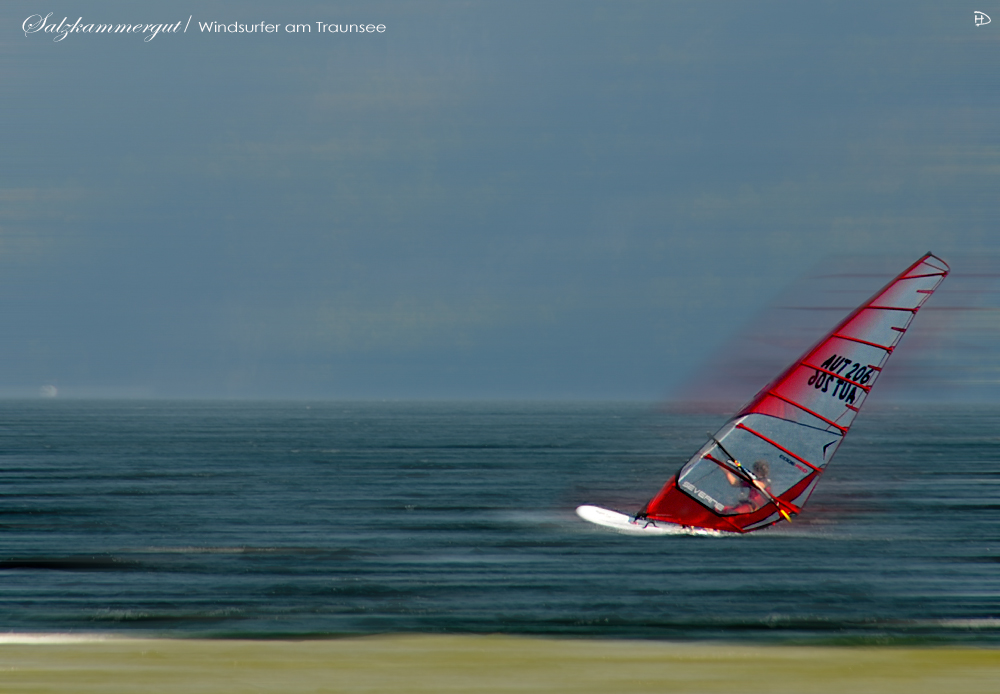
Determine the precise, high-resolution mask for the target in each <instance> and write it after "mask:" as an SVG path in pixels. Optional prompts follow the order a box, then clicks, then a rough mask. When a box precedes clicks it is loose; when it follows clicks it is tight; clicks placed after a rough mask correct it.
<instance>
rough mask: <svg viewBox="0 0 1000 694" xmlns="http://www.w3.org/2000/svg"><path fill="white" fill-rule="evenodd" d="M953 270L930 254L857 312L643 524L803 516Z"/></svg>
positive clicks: (745, 525) (750, 407) (785, 376)
mask: <svg viewBox="0 0 1000 694" xmlns="http://www.w3.org/2000/svg"><path fill="white" fill-rule="evenodd" d="M949 272H950V268H949V267H948V265H947V263H945V262H944V261H943V260H941V259H940V258H937V257H936V256H934V255H932V254H930V253H928V254H927V255H925V256H924V257H923V258H921V259H920V260H918V261H917V262H915V263H914V264H913V265H911V266H910V267H908V268H907V269H906V270H904V271H903V272H902V273H900V274H899V275H897V276H896V278H895V279H893V280H892V281H891V282H889V283H888V284H887V285H885V286H884V287H883V288H882V289H880V290H879V291H878V292H876V293H875V294H874V295H872V297H871V298H870V299H868V301H866V302H864V303H863V304H861V305H860V306H858V307H857V308H855V309H854V310H853V311H851V312H850V313H849V314H848V315H847V316H846V317H845V318H844V319H843V320H841V321H840V322H839V323H838V324H837V325H836V326H835V327H834V328H833V330H831V331H830V332H829V333H827V334H826V335H825V336H824V337H823V338H822V339H821V340H820V341H819V342H817V343H816V344H815V345H813V346H812V347H811V348H810V349H808V350H806V352H805V353H804V354H803V355H802V356H801V357H799V359H797V360H796V361H794V362H792V364H790V365H789V366H788V367H787V368H786V369H785V370H784V371H783V372H782V373H781V374H779V375H778V377H777V378H775V379H774V380H773V381H771V382H770V383H768V384H767V385H766V386H764V388H762V389H761V390H760V391H759V392H758V393H757V395H755V396H754V397H753V398H752V399H751V400H750V402H748V403H747V404H746V405H745V406H744V407H743V408H741V409H740V410H739V411H738V412H737V413H736V414H735V415H734V416H733V417H732V419H730V420H729V421H728V422H726V423H725V424H724V425H723V426H722V427H721V428H720V429H719V431H718V432H716V434H715V435H714V436H713V437H712V440H711V441H709V442H708V443H706V444H705V445H704V446H702V447H701V449H699V450H698V452H697V453H695V455H694V456H692V457H691V458H690V459H689V460H688V462H687V463H686V464H685V465H684V466H683V467H681V469H680V470H679V471H678V473H677V474H676V475H675V476H674V477H673V478H671V480H670V481H669V482H668V483H667V484H666V485H665V486H664V488H663V489H662V490H661V491H660V492H659V494H657V495H656V496H655V497H653V499H651V500H650V501H649V503H647V504H646V506H645V507H643V509H642V510H641V511H640V512H639V513H638V514H637V515H636V518H639V519H642V518H645V519H649V520H653V521H665V522H669V523H675V524H680V525H685V526H689V527H698V528H706V529H715V530H732V529H733V528H737V529H738V530H739V531H740V532H748V531H750V530H756V529H758V528H762V527H766V526H768V525H771V524H773V523H776V522H779V521H780V520H781V519H782V516H783V515H784V516H786V517H787V514H786V510H791V511H793V512H797V511H798V509H799V508H800V507H801V506H802V505H804V504H805V502H806V501H807V500H808V498H809V495H810V494H812V491H813V490H814V489H815V487H816V483H817V482H818V481H819V477H820V476H821V475H822V473H823V470H824V469H825V468H826V466H827V464H828V463H829V462H830V460H831V459H832V458H833V456H834V454H835V453H836V451H837V448H839V446H840V444H841V443H842V442H843V440H844V437H845V436H846V435H847V432H848V431H849V430H850V427H851V424H853V422H854V419H855V418H856V417H857V414H858V412H859V411H860V409H861V407H862V406H863V405H864V402H865V400H866V399H867V397H868V395H869V393H870V392H871V389H872V388H873V387H874V385H875V382H876V381H877V380H878V377H879V375H881V373H882V371H883V368H884V367H885V364H886V362H887V361H888V359H889V357H890V356H892V354H893V353H894V352H895V350H896V347H897V346H898V345H899V341H900V340H901V339H902V337H903V335H904V334H905V333H906V331H907V330H908V328H909V326H910V324H911V322H912V321H913V319H914V317H915V316H916V314H917V313H918V312H919V310H920V308H921V307H922V306H923V304H924V302H925V301H927V299H928V298H929V297H930V295H931V294H933V293H934V291H935V290H936V289H937V288H938V286H939V285H940V284H941V282H942V281H943V280H944V278H945V277H946V276H947V275H948V273H949ZM716 449H719V450H720V454H718V455H716V454H715V451H716ZM734 456H735V457H734ZM723 460H730V461H731V464H729V463H725V462H722V461H723ZM736 473H739V474H736Z"/></svg>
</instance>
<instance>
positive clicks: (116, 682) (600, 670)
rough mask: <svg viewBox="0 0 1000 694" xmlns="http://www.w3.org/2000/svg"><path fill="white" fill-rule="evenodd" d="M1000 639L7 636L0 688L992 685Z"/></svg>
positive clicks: (0, 646) (801, 689)
mask: <svg viewBox="0 0 1000 694" xmlns="http://www.w3.org/2000/svg"><path fill="white" fill-rule="evenodd" d="M998 686H1000V650H989V649H973V648H895V647H877V648H867V647H843V648H841V647H797V646H739V645H731V644H724V643H704V642H702V643H698V644H688V643H672V642H671V643H667V642H656V641H595V640H570V639H533V638H520V637H512V636H420V635H416V636H378V637H365V638H345V639H326V640H315V641H308V640H307V641H249V640H248V641H243V640H193V639H192V640H186V639H128V638H116V637H81V636H73V635H63V636H61V635H16V634H6V635H0V692H19V693H20V692H30V693H32V694H41V693H43V692H59V693H60V694H72V693H76V692H80V693H83V692H87V693H88V694H90V693H93V694H97V693H98V692H100V693H101V694H116V693H118V692H122V693H124V692H165V693H173V692H178V693H179V692H185V693H186V694H194V693H205V694H216V693H219V694H221V693H223V692H392V693H394V694H405V693H408V692H414V693H418V692H419V693H423V692H427V693H431V692H433V693H435V694H443V693H450V692H455V693H458V692H463V693H465V692H491V693H492V692H497V693H500V692H504V693H507V692H519V693H529V692H530V693H535V692H565V693H566V694H570V693H572V694H589V693H591V692H593V693H594V694H608V693H612V692H615V693H617V692H627V693H628V694H645V693H646V692H649V693H652V692H657V693H663V692H667V693H670V692H678V693H681V692H683V693H685V694H689V693H692V692H718V693H719V694H723V693H724V694H731V693H732V692H740V693H741V694H756V693H757V692H760V693H761V694H784V693H785V692H787V693H788V694H812V693H819V692H824V693H825V692H831V693H832V692H837V693H838V694H842V693H845V692H846V693H847V694H865V693H867V692H872V693H873V694H874V693H878V694H894V693H896V692H898V693H899V694H903V693H904V692H905V693H906V694H918V693H921V692H928V693H930V692H934V693H935V694H938V693H940V692H948V691H955V692H957V691H960V692H962V693H963V694H977V693H979V692H982V693H983V694H986V693H987V692H989V693H990V694H994V693H995V692H996V691H998Z"/></svg>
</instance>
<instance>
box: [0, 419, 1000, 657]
mask: <svg viewBox="0 0 1000 694" xmlns="http://www.w3.org/2000/svg"><path fill="white" fill-rule="evenodd" d="M723 419H724V417H719V416H706V415H678V414H674V413H664V412H662V411H659V410H658V409H657V408H655V407H653V406H650V405H644V404H606V403H602V404H545V405H542V404H506V403H502V404H493V403H485V404H464V403H453V404H399V403H371V404H355V403H312V404H304V403H235V404H234V403H201V402H198V403H176V402H146V403H138V402H117V403H109V402H61V401H34V402H3V403H0V631H93V632H116V633H133V634H137V633H142V634H158V635H166V636H196V635H199V636H245V637H276V636H277V637H280V636H303V635H315V636H324V635H341V634H371V633H384V632H453V633H462V632H476V633H485V632H507V633H515V634H533V635H558V636H584V637H591V636H600V637H639V638H667V639H690V638H702V639H710V638H724V639H728V640H737V641H756V642H760V641H780V642H802V641H812V642H824V643H914V642H918V643H976V644H993V645H995V644H997V643H1000V452H998V443H1000V408H997V407H965V408H955V407H953V408H950V409H943V410H942V409H932V408H902V409H888V408H886V409H882V410H877V409H876V410H872V411H865V412H863V413H862V415H861V417H859V419H858V422H857V423H856V425H855V427H854V429H853V430H852V432H851V434H850V435H849V436H848V438H847V441H846V442H845V444H844V445H843V447H842V448H841V450H840V452H839V453H838V455H837V457H836V458H835V459H834V461H833V463H832V465H831V466H830V468H829V471H828V472H827V474H826V476H825V479H823V480H822V481H821V482H820V485H819V487H818V490H817V491H816V493H815V494H814V495H813V498H812V500H811V501H810V503H809V504H808V505H807V507H806V511H805V513H804V514H803V515H802V516H801V517H799V518H797V519H796V520H795V522H794V524H792V525H786V524H783V525H782V526H779V527H776V528H774V529H771V530H766V531H762V532H760V533H757V534H753V535H748V536H740V537H725V538H703V537H650V538H645V537H639V538H636V537H628V536H621V535H616V534H613V533H610V532H606V531H603V530H601V529H599V528H596V527H593V526H590V525H589V524H587V523H585V522H583V521H581V520H579V519H578V518H577V517H576V516H575V515H574V513H573V509H574V508H575V506H576V505H578V504H580V503H587V502H593V503H598V504H602V505H607V506H611V507H618V508H622V509H625V510H634V509H635V508H637V507H639V506H640V505H641V504H642V503H643V502H644V501H646V499H647V498H648V497H649V496H651V495H652V494H653V493H655V492H656V491H657V489H658V488H659V486H660V485H661V484H662V483H663V482H664V481H665V480H666V479H667V477H668V476H669V475H670V474H672V473H673V472H674V471H676V469H677V468H678V467H679V466H680V465H681V464H682V463H683V462H684V460H686V459H687V457H688V456H689V455H690V454H691V453H692V452H693V451H694V450H695V449H697V447H698V446H699V445H701V443H702V442H703V432H704V431H706V430H707V429H714V428H716V427H717V426H718V425H719V424H720V423H721V422H722V421H723Z"/></svg>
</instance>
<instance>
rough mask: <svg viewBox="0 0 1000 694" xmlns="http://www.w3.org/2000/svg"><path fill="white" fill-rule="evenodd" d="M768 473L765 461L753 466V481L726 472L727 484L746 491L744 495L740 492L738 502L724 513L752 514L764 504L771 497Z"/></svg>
mask: <svg viewBox="0 0 1000 694" xmlns="http://www.w3.org/2000/svg"><path fill="white" fill-rule="evenodd" d="M770 472H771V468H770V466H769V465H768V464H767V461H766V460H758V461H757V462H756V463H754V464H753V477H754V479H753V480H746V479H744V478H742V477H739V476H737V475H734V474H733V473H732V472H730V471H729V470H726V479H727V480H728V481H729V484H731V485H732V486H734V487H741V488H742V489H745V490H746V492H745V495H744V493H743V492H742V491H741V493H740V497H741V498H740V500H739V502H737V503H736V504H734V505H733V506H729V507H728V508H726V512H727V513H752V512H754V511H756V510H757V509H759V508H760V507H761V506H763V505H764V504H766V503H767V502H768V499H769V497H770V496H771V480H770V478H769V477H768V475H769V474H770Z"/></svg>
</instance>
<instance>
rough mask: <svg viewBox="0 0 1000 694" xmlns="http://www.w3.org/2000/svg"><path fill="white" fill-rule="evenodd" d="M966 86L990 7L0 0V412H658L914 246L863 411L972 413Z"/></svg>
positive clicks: (974, 375) (977, 377)
mask: <svg viewBox="0 0 1000 694" xmlns="http://www.w3.org/2000/svg"><path fill="white" fill-rule="evenodd" d="M977 10H978V11H981V12H984V13H986V15H989V16H991V17H993V18H995V19H994V20H993V21H992V23H990V24H985V25H982V26H977V25H976V23H975V21H974V12H975V11H977ZM49 13H51V16H49ZM34 15H38V18H43V17H48V22H55V23H58V22H59V21H60V20H62V19H63V18H67V20H68V23H75V22H76V20H77V19H78V18H81V17H82V21H81V22H80V25H82V26H85V25H87V24H93V23H114V24H121V23H129V24H134V23H143V24H144V25H145V24H154V23H164V24H170V25H172V26H173V25H176V23H177V22H180V23H181V24H182V26H181V29H180V30H179V31H178V32H177V33H160V34H158V35H156V36H155V37H153V38H151V39H150V40H148V41H147V40H144V39H145V38H146V37H148V36H149V34H144V33H142V32H137V33H132V34H122V33H118V34H96V33H84V32H76V33H72V34H67V35H66V36H65V38H62V39H61V40H58V41H55V40H53V39H54V38H59V34H53V33H46V32H45V31H44V28H43V30H41V31H33V32H26V31H25V26H26V24H27V26H28V27H29V28H30V27H31V26H32V22H31V21H27V22H26V20H29V18H31V17H32V16H34ZM189 17H190V23H188V21H189ZM209 22H220V23H224V24H227V25H229V24H233V23H242V24H245V25H256V24H260V23H261V22H264V23H265V24H267V23H271V24H274V25H275V27H277V31H274V32H271V33H266V32H265V33H242V34H229V33H221V32H212V31H203V30H202V29H201V27H202V26H204V25H207V23H209ZM318 22H319V23H323V24H331V23H338V24H340V25H346V24H348V23H363V24H366V25H367V24H372V25H382V26H383V27H384V31H374V32H371V33H368V32H366V33H348V34H339V33H331V32H329V31H326V32H322V33H321V32H320V31H319V27H318V24H317V23H318ZM183 25H186V26H187V30H186V32H185V31H183ZM295 25H307V26H309V27H310V31H309V32H308V33H306V32H303V31H288V30H287V29H286V28H287V27H289V26H290V28H292V29H295ZM50 26H51V24H50ZM998 59H1000V1H998V0H986V1H984V2H980V1H979V0H977V2H976V3H975V4H970V3H966V2H961V1H960V2H952V3H940V2H927V1H913V0H907V1H906V2H878V3H872V2H844V1H837V2H810V3H801V2H753V3H748V2H725V1H723V2H711V3H708V2H665V1H657V2H638V1H637V2H606V1H595V0H573V1H565V2H563V1H556V0H547V1H542V2H537V1H535V2H516V1H505V2H502V3H498V2H477V1H475V0H463V1H457V0H456V1H445V0H421V1H420V2H405V1H400V0H393V1H385V2H380V1H378V0H373V1H370V2H340V3H325V2H304V1H300V0H286V1H283V2H277V1H267V2H264V1H256V0H244V1H241V2H235V1H230V0H220V1H199V2H197V3H194V2H189V3H185V2H170V3H165V2H161V3H136V2H123V1H120V2H102V1H98V0H92V1H84V2H44V1H31V2H26V1H22V0H6V1H5V2H4V3H3V4H2V5H0V95H2V101H0V156H2V164H0V316H3V317H4V320H3V322H2V324H0V396H6V397H25V396H26V397H38V396H40V395H42V394H47V395H52V394H55V393H58V395H59V396H60V397H140V398H147V397H148V398H317V399H355V398H363V399H438V398H460V399H491V398H504V399H567V398H568V399H574V398H582V399H643V400H654V401H671V400H676V399H684V398H689V397H691V394H692V393H697V392H698V391H699V390H700V389H701V385H700V384H702V383H707V382H708V381H712V379H713V378H714V379H715V382H716V383H718V381H719V374H721V373H725V372H726V370H727V369H729V370H730V371H731V370H732V367H733V365H734V364H738V363H739V360H740V358H741V354H742V352H741V349H740V345H742V344H745V343H748V342H750V341H753V340H757V342H758V343H759V342H760V340H759V339H758V338H759V337H760V335H761V332H762V331H766V332H767V333H768V335H769V336H771V337H775V338H780V337H781V335H779V334H778V333H781V334H784V331H785V330H786V329H787V331H788V333H787V334H788V335H789V336H793V337H792V338H790V339H791V344H790V345H785V348H783V349H776V350H775V351H774V355H773V356H768V355H765V356H766V358H765V362H767V364H766V366H767V368H770V365H771V362H772V361H773V362H774V366H775V369H774V370H775V371H777V369H778V368H780V366H782V365H783V364H782V360H786V361H787V358H790V357H789V355H792V356H794V350H795V349H798V348H799V347H800V346H801V347H805V346H807V345H808V343H810V342H812V341H813V340H815V339H816V337H818V336H819V335H821V334H822V333H823V332H825V330H824V329H823V326H822V325H817V326H816V327H815V328H813V327H810V328H809V330H813V329H815V330H818V333H816V334H812V333H809V334H806V333H808V330H804V329H803V327H802V322H801V320H800V318H801V317H802V315H803V314H804V312H803V311H802V310H801V308H802V306H799V307H798V308H797V309H795V310H787V309H782V308H781V307H782V306H786V307H787V306H788V305H789V303H788V298H789V296H790V295H794V297H795V298H798V299H802V298H803V297H805V298H808V300H809V301H819V302H820V303H822V300H823V297H827V298H829V296H830V295H829V292H840V293H843V296H844V297H846V298H845V299H844V301H845V302H846V301H847V298H849V299H850V301H852V302H854V303H852V304H850V305H848V303H844V308H845V311H844V313H846V312H847V310H849V309H850V308H851V307H852V306H853V305H854V304H856V303H860V301H861V300H863V299H864V298H866V296H867V295H868V294H870V293H871V292H873V291H874V290H875V289H877V288H878V287H880V286H881V285H882V284H884V283H885V282H886V281H888V279H890V278H891V277H892V276H893V275H895V274H896V273H897V272H899V271H901V270H902V269H903V268H905V267H906V266H907V265H909V264H910V263H912V262H913V261H915V260H916V259H917V258H919V257H920V256H921V255H923V254H924V253H925V252H927V251H933V252H934V253H935V254H937V255H939V256H940V257H942V258H944V259H945V260H947V261H948V262H949V263H950V264H951V267H952V269H953V275H952V277H950V278H949V279H948V280H947V281H946V283H945V285H944V286H943V287H942V289H941V290H940V292H939V294H938V295H936V296H934V297H932V298H931V300H930V302H929V303H928V307H929V308H931V307H933V306H934V305H935V303H937V304H938V305H939V308H941V309H943V308H944V307H950V308H951V310H950V311H944V310H939V311H938V313H936V314H935V313H933V312H931V311H928V313H929V314H930V315H931V316H936V317H933V318H928V317H927V316H925V315H924V314H923V313H922V314H921V315H920V316H919V317H918V319H917V320H916V321H915V322H914V328H913V330H911V333H910V334H908V335H907V340H906V341H904V342H903V345H902V347H901V349H900V350H899V352H898V353H897V354H898V355H899V356H898V357H897V358H899V359H900V360H901V362H902V364H903V365H902V366H900V367H899V377H897V378H896V383H897V385H896V386H895V389H894V388H893V387H888V386H887V393H888V394H889V395H892V394H893V393H896V395H897V396H899V397H907V398H920V399H931V400H933V399H934V398H936V397H938V394H941V393H945V392H947V397H948V398H949V399H952V400H963V399H972V400H984V399H985V400H996V399H997V397H996V395H995V394H994V392H995V391H996V390H997V389H996V385H997V384H998V383H1000V369H998V363H1000V362H998V361H997V360H996V358H995V357H994V353H995V352H996V351H997V349H996V348H997V347H998V346H1000V330H998V329H997V328H998V324H997V320H996V319H997V316H998V314H997V313H996V312H995V311H996V309H997V308H998V307H1000V300H998V296H1000V293H998V288H997V287H996V286H995V281H994V276H995V274H996V273H995V272H994V267H995V263H994V262H993V261H994V260H996V259H1000V224H998V222H1000V194H998V193H1000V186H998V183H1000V71H998V70H997V67H998V62H1000V60H998ZM831 278H832V279H831ZM838 278H839V279H838ZM855 299H857V301H854V300H855ZM807 304H808V302H807ZM803 305H806V304H803ZM782 311H784V313H782ZM796 312H797V313H796ZM793 314H795V315H793ZM823 316H824V320H827V319H830V317H831V314H830V312H829V311H826V312H824V313H823ZM925 318H926V319H927V320H924V319H925ZM807 322H808V321H807ZM810 325H812V324H810ZM828 327H830V326H828ZM921 331H922V332H921ZM910 343H912V344H910ZM911 347H912V355H910V356H908V357H907V358H906V359H908V360H909V361H907V360H906V359H903V356H902V355H904V354H905V353H906V350H907V349H908V348H911ZM907 364H908V365H909V366H907ZM893 366H894V364H893V363H892V362H890V364H889V366H888V368H887V369H886V376H887V380H891V379H889V378H888V377H889V374H891V372H892V368H893ZM766 370H767V369H764V371H766ZM758 375H760V379H759V380H760V382H759V383H757V382H756V380H755V379H757V376H758ZM770 375H773V373H771V374H764V373H763V371H762V372H761V373H760V374H758V373H757V371H754V372H753V373H752V376H753V378H752V379H749V381H753V383H750V382H749V381H748V384H745V385H740V384H736V385H734V391H733V392H734V394H735V395H734V397H736V398H737V399H739V397H742V395H744V394H746V389H747V388H749V390H750V392H749V394H752V391H753V390H754V389H755V388H753V385H756V386H759V385H763V383H764V382H765V381H767V380H769V378H770ZM904 376H905V378H903V377H904ZM901 379H902V381H905V382H906V384H908V385H905V387H904V386H901V385H899V384H900V383H901V382H902V381H901ZM723 381H725V379H723ZM723 385H724V384H723ZM890 386H891V383H890Z"/></svg>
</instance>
